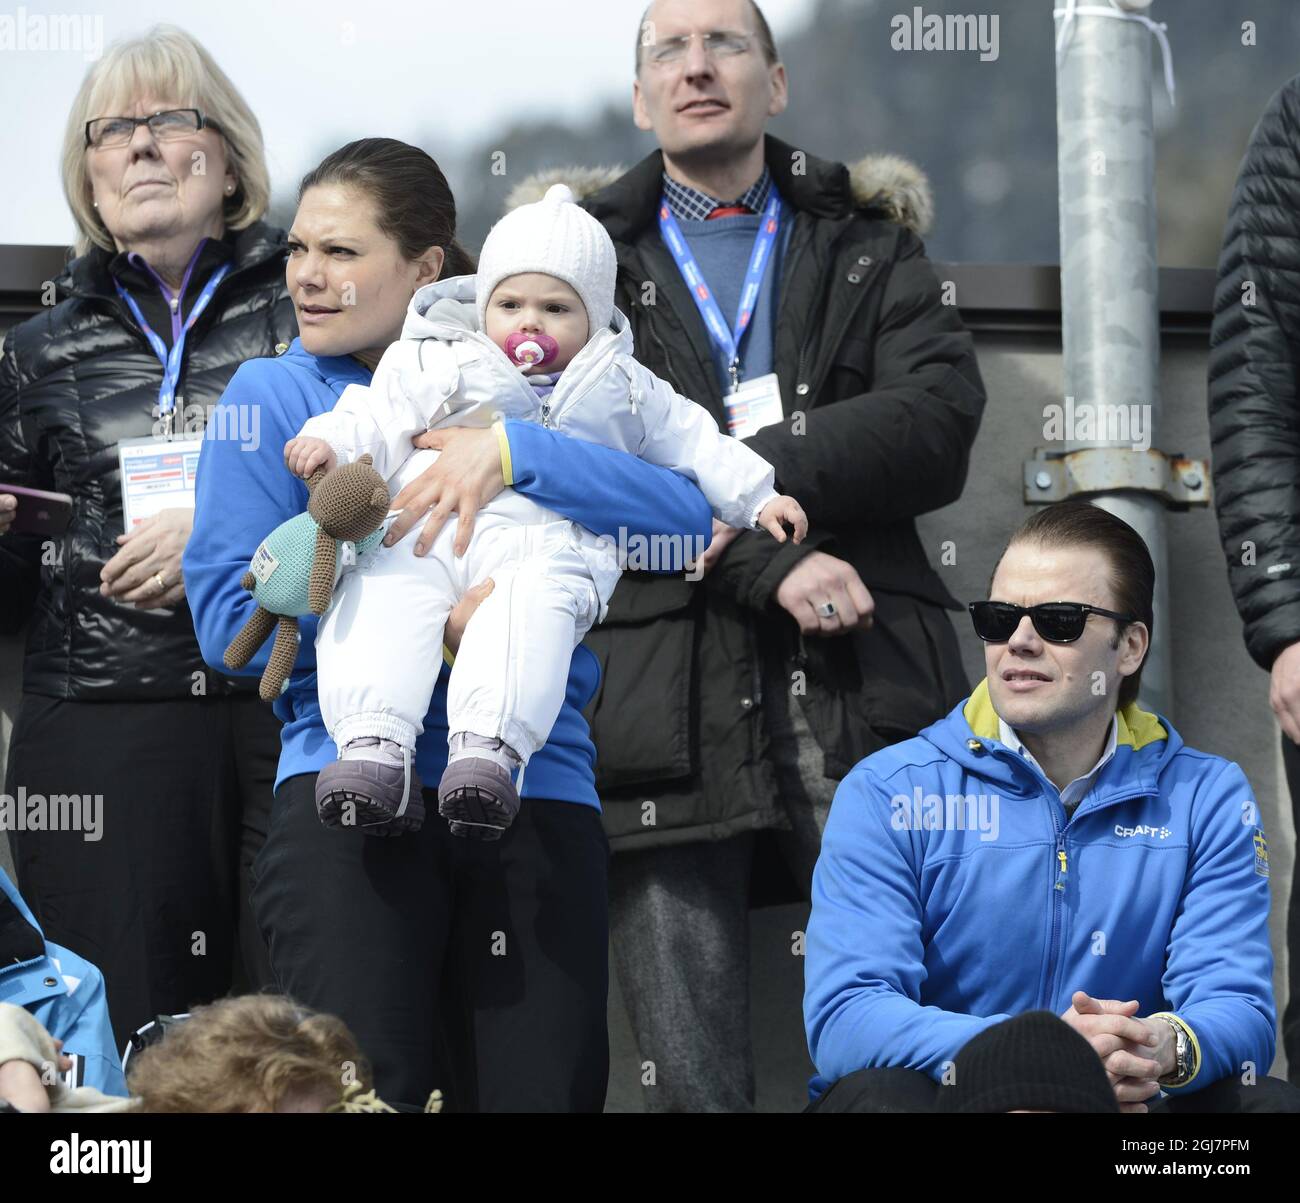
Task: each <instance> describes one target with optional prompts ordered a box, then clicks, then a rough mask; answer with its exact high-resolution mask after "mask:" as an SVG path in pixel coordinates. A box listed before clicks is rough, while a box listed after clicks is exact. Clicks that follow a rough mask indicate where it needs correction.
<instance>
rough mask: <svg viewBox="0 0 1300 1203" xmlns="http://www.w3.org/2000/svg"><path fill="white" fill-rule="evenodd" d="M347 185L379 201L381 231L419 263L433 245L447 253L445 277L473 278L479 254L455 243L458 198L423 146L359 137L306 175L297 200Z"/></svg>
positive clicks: (392, 139) (377, 205) (375, 203)
mask: <svg viewBox="0 0 1300 1203" xmlns="http://www.w3.org/2000/svg"><path fill="white" fill-rule="evenodd" d="M325 184H343V185H346V186H348V187H350V188H356V189H357V190H358V191H360V192H363V193H365V195H366V196H368V197H370V199H371V200H372V201H373V202H374V207H375V221H376V223H377V224H378V226H379V229H380V230H381V231H382V232H383V233H384V234H385V236H387V237H388V238H391V239H392V240H393V241H394V242H395V243H397V247H398V249H399V250H400V251H401V253H402V257H403V258H404V259H407V260H409V261H414V260H416V259H418V258H419V257H420V256H421V255H423V254H424V252H425V251H427V250H428V249H429V248H430V247H431V246H440V247H442V248H443V250H444V251H445V252H446V260H445V262H444V263H443V269H442V275H443V276H468V275H471V274H472V273H473V272H474V269H475V265H474V258H473V256H472V255H470V253H469V252H468V251H467V250H465V248H464V247H462V246H461V245H460V243H459V242H457V241H456V198H455V197H454V196H452V194H451V185H450V184H448V183H447V177H446V176H445V175H443V174H442V168H441V167H439V166H438V164H437V163H436V162H435V161H434V159H433V157H432V156H431V155H429V154H428V153H426V152H425V151H423V150H421V149H420V148H419V147H418V146H410V145H408V144H407V143H405V142H399V141H398V140H397V139H396V138H359V139H358V140H357V141H355V142H349V143H348V144H347V145H346V146H340V147H339V148H338V150H336V151H334V152H333V153H332V154H328V155H326V156H325V158H323V159H322V160H321V161H320V163H319V164H318V165H317V166H316V167H315V168H313V169H312V170H311V171H309V172H308V173H307V174H306V175H305V176H303V177H302V183H300V184H299V185H298V200H299V201H300V202H301V200H302V198H303V194H304V193H305V192H306V191H307V190H308V189H309V188H318V187H320V186H322V185H325Z"/></svg>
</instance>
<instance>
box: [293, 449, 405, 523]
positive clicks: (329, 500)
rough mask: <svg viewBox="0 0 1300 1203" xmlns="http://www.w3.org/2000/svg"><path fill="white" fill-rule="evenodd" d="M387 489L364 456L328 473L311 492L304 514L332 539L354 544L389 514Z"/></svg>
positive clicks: (370, 460)
mask: <svg viewBox="0 0 1300 1203" xmlns="http://www.w3.org/2000/svg"><path fill="white" fill-rule="evenodd" d="M388 501H389V497H388V486H387V485H385V484H384V478H383V477H382V476H380V475H379V473H378V472H376V471H375V469H374V460H373V459H372V458H371V457H370V456H369V455H363V456H361V458H360V459H358V460H357V461H356V462H355V463H351V464H343V465H342V466H341V467H338V468H335V469H334V470H333V471H332V472H327V473H326V474H325V475H324V476H322V477H321V478H320V480H319V481H318V482H317V484H316V485H315V486H314V487H313V488H312V492H311V499H310V500H309V501H308V502H307V512H308V513H309V514H310V515H311V516H312V517H313V518H314V519H315V520H316V521H317V522H318V523H320V526H321V529H322V530H323V531H324V532H325V533H326V534H327V535H329V536H330V537H331V538H334V539H347V540H350V541H352V542H355V541H356V540H357V539H364V538H365V537H366V536H367V535H368V534H371V533H372V532H373V531H375V530H377V529H378V528H379V524H380V523H381V522H383V520H384V518H385V516H386V515H387V514H388Z"/></svg>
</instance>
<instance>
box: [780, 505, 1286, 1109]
mask: <svg viewBox="0 0 1300 1203" xmlns="http://www.w3.org/2000/svg"><path fill="white" fill-rule="evenodd" d="M1154 585H1155V570H1154V567H1153V565H1152V562H1151V557H1150V555H1149V554H1148V552H1147V549H1146V546H1145V544H1144V543H1143V542H1142V540H1141V538H1140V536H1138V534H1137V533H1136V532H1135V531H1134V530H1133V529H1132V528H1131V527H1130V526H1128V525H1127V524H1126V523H1124V522H1122V521H1120V520H1119V519H1118V518H1116V517H1114V516H1113V515H1111V514H1109V513H1107V512H1106V511H1104V510H1102V509H1100V508H1098V507H1095V506H1092V505H1090V504H1087V503H1084V502H1078V501H1073V502H1063V503H1061V504H1059V505H1055V506H1049V507H1047V508H1045V509H1042V510H1039V511H1037V512H1036V513H1035V514H1034V515H1033V516H1032V517H1031V518H1030V519H1029V520H1028V521H1027V522H1026V523H1025V524H1024V525H1023V526H1022V527H1021V528H1020V530H1019V531H1017V532H1016V534H1015V535H1014V536H1013V537H1012V539H1011V542H1010V543H1009V544H1008V546H1007V548H1006V550H1005V551H1004V553H1003V555H1002V558H1001V560H1000V561H999V563H998V565H997V569H996V571H995V572H994V574H993V579H992V582H991V584H990V586H989V600H988V601H983V602H976V603H973V604H972V605H971V607H970V612H971V617H972V619H973V622H974V626H975V632H976V634H977V635H978V636H979V637H980V638H981V639H982V640H983V641H984V660H985V668H986V671H987V676H986V677H985V679H984V680H983V681H982V682H981V683H980V684H979V686H977V687H976V689H975V691H974V692H973V693H972V694H971V696H970V697H969V698H968V699H967V700H966V701H965V702H963V703H961V704H960V705H958V706H957V707H956V708H955V709H954V710H953V711H952V713H951V714H949V715H948V717H947V718H945V719H942V720H941V721H940V722H938V723H935V724H934V725H933V726H931V727H928V728H927V729H926V730H924V731H922V732H921V734H920V735H919V736H917V737H916V738H914V739H911V740H908V741H906V742H904V743H901V744H897V745H895V746H894V747H892V748H887V749H886V750H884V751H882V752H877V753H875V754H874V755H872V756H870V757H868V758H867V759H866V760H864V761H863V762H862V763H861V764H859V765H858V766H857V767H856V768H855V769H854V770H853V771H852V772H851V773H850V774H849V775H848V776H847V777H846V778H845V779H844V781H843V782H842V783H841V785H840V788H839V790H838V791H837V793H836V795H835V802H834V805H833V807H832V810H831V817H830V821H829V823H828V825H827V828H826V833H825V836H824V838H823V843H822V854H821V858H820V860H819V861H818V864H817V869H816V872H815V874H814V877H813V910H812V917H811V919H810V921H809V925H808V935H807V961H806V966H805V994H804V1019H805V1024H806V1028H807V1035H808V1047H809V1050H810V1051H811V1053H812V1057H813V1061H814V1062H815V1064H816V1066H817V1071H818V1076H817V1077H815V1078H814V1079H813V1082H812V1087H811V1093H812V1094H813V1095H814V1097H816V1098H817V1101H816V1102H815V1103H814V1104H813V1109H815V1110H826V1111H838V1110H848V1111H856V1110H870V1111H881V1110H904V1111H906V1110H921V1109H925V1108H928V1107H929V1106H931V1105H932V1104H933V1103H934V1102H935V1101H936V1100H937V1098H938V1097H939V1094H938V1092H940V1091H941V1090H942V1089H943V1087H944V1085H945V1084H950V1083H951V1081H952V1073H953V1068H952V1067H953V1062H954V1059H955V1057H956V1055H957V1052H958V1050H959V1049H960V1048H961V1047H962V1046H963V1045H964V1044H966V1042H967V1041H969V1040H970V1039H971V1038H973V1037H974V1036H976V1035H977V1034H979V1033H980V1032H982V1031H983V1030H984V1029H986V1028H988V1027H990V1026H992V1025H993V1024H996V1023H999V1022H1001V1021H1003V1020H1005V1019H1007V1018H1008V1017H1010V1016H1012V1015H1016V1014H1020V1013H1022V1012H1025V1011H1032V1010H1042V1009H1050V1010H1053V1011H1055V1012H1057V1013H1058V1014H1060V1015H1061V1017H1062V1018H1063V1019H1064V1020H1065V1022H1066V1023H1068V1024H1069V1025H1070V1026H1071V1027H1073V1028H1075V1029H1076V1030H1077V1031H1078V1032H1080V1033H1081V1034H1082V1035H1083V1036H1084V1037H1085V1038H1086V1039H1087V1040H1088V1042H1089V1043H1090V1044H1091V1045H1092V1047H1093V1049H1094V1050H1095V1051H1096V1053H1097V1055H1098V1057H1100V1058H1101V1061H1102V1064H1103V1066H1104V1067H1105V1069H1106V1072H1107V1074H1108V1075H1109V1081H1110V1083H1111V1086H1112V1089H1113V1090H1114V1092H1115V1097H1116V1099H1117V1101H1118V1102H1119V1104H1120V1107H1121V1109H1123V1110H1125V1111H1147V1110H1170V1111H1266V1110H1286V1111H1295V1110H1300V1091H1298V1090H1296V1088H1295V1087H1293V1086H1290V1085H1289V1084H1288V1083H1285V1082H1281V1081H1278V1080H1276V1079H1270V1078H1267V1077H1266V1074H1267V1072H1268V1067H1269V1065H1270V1063H1271V1062H1272V1060H1273V1052H1274V1045H1275V1020H1276V1015H1275V1009H1274V1003H1273V990H1272V970H1273V958H1272V953H1271V951H1270V947H1269V939H1268V906H1269V894H1268V851H1267V845H1266V843H1265V840H1264V833H1263V831H1262V830H1261V829H1260V826H1259V823H1260V820H1259V815H1258V811H1257V808H1256V805H1255V801H1254V797H1253V795H1252V793H1251V789H1250V785H1249V783H1248V782H1247V781H1246V778H1245V776H1244V775H1243V774H1242V772H1241V770H1240V769H1239V768H1238V767H1237V766H1236V765H1235V764H1232V763H1230V762H1228V761H1225V760H1223V759H1221V758H1219V757H1217V756H1211V755H1208V754H1207V753H1203V752H1198V751H1194V750H1193V749H1191V748H1188V747H1186V746H1185V745H1184V744H1183V742H1182V740H1181V739H1180V738H1179V736H1178V733H1177V732H1176V731H1175V730H1174V728H1173V727H1172V726H1171V725H1170V723H1169V722H1168V720H1166V719H1164V718H1162V717H1160V716H1157V715H1155V714H1151V713H1148V712H1147V711H1145V710H1143V709H1141V708H1140V706H1139V705H1138V701H1137V695H1138V688H1139V681H1140V678H1141V672H1142V663H1143V660H1144V659H1145V657H1146V653H1147V649H1148V647H1149V646H1150V639H1151V633H1152V632H1151V627H1152V600H1151V599H1152V593H1153V590H1154ZM831 1083H834V1084H833V1085H831ZM828 1086H829V1089H827V1087H828ZM818 1096H819V1097H818Z"/></svg>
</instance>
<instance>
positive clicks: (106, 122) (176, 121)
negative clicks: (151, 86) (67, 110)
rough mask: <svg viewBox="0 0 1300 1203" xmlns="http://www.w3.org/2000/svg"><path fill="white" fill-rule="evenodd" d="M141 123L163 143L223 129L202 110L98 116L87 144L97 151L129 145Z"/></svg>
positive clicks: (89, 124)
mask: <svg viewBox="0 0 1300 1203" xmlns="http://www.w3.org/2000/svg"><path fill="white" fill-rule="evenodd" d="M137 125H147V126H148V127H149V132H150V133H151V134H153V136H154V137H155V138H157V139H158V141H159V142H167V141H170V140H172V139H174V138H189V137H191V136H192V135H194V134H197V133H198V132H199V130H201V129H215V130H219V129H220V127H219V126H218V125H217V123H216V122H215V121H212V120H211V119H210V118H207V117H205V116H204V115H203V114H202V113H200V112H199V110H198V109H163V110H162V112H160V113H154V114H152V115H151V116H149V117H96V118H94V120H92V121H87V122H86V145H87V146H93V147H94V148H95V149H96V150H105V149H107V148H109V147H114V146H125V145H127V143H129V142H130V141H131V139H132V138H134V137H135V127H136V126H137Z"/></svg>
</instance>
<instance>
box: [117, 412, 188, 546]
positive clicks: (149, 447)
mask: <svg viewBox="0 0 1300 1203" xmlns="http://www.w3.org/2000/svg"><path fill="white" fill-rule="evenodd" d="M202 449H203V436H202V435H197V436H195V437H194V438H185V439H171V440H166V439H153V438H143V439H123V440H122V441H121V442H120V443H119V444H118V445H117V460H118V467H119V468H120V469H121V472H122V521H123V524H124V525H125V527H126V530H127V531H133V530H135V528H136V527H137V526H139V525H140V523H142V522H143V521H144V520H145V519H146V518H152V517H153V516H154V515H155V514H157V513H158V512H159V511H160V510H169V509H173V508H175V507H179V506H188V507H189V508H191V509H193V508H194V480H195V476H196V475H197V473H198V470H199V452H200V451H202Z"/></svg>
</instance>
